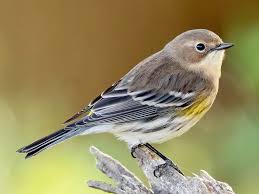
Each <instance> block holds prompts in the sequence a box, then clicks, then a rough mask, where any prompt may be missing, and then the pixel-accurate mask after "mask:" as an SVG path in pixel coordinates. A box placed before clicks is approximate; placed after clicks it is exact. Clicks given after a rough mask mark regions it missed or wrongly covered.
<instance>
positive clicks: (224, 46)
mask: <svg viewBox="0 0 259 194" xmlns="http://www.w3.org/2000/svg"><path fill="white" fill-rule="evenodd" d="M232 46H234V44H232V43H221V44H219V45H217V46H216V47H215V48H213V49H212V51H215V50H216V51H220V50H226V49H228V48H231V47H232Z"/></svg>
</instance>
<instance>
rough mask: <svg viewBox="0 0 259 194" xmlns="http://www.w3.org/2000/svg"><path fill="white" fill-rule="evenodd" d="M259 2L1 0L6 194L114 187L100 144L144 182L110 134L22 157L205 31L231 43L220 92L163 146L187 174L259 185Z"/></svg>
mask: <svg viewBox="0 0 259 194" xmlns="http://www.w3.org/2000/svg"><path fill="white" fill-rule="evenodd" d="M258 10H259V1H241V0H229V1H223V0H217V1H206V0H200V1H195V0H192V1H187V0H183V1H176V0H170V1H169V0H164V1H155V0H141V1H136V0H135V1H119V0H109V1H100V0H76V1H61V0H44V1H33V0H23V1H19V0H9V1H7V0H0V88H1V89H0V91H1V93H0V107H1V108H0V123H1V124H0V125H1V127H0V130H1V136H0V192H1V193H2V194H35V193H37V194H71V193H74V194H83V193H99V194H101V193H102V192H100V191H95V190H93V189H90V188H88V187H87V186H86V184H85V182H86V180H89V179H99V180H107V178H106V177H105V176H104V175H102V174H101V173H100V172H98V171H97V170H96V169H95V160H94V158H93V157H92V156H91V155H90V153H89V152H88V148H89V146H90V145H95V146H97V147H98V148H100V149H101V150H103V151H104V152H106V153H108V154H110V155H112V156H113V157H115V158H116V159H118V160H120V161H121V162H122V163H123V164H125V165H126V166H127V167H128V168H129V169H131V170H132V171H133V172H135V173H136V174H137V175H138V176H139V177H140V178H141V179H142V180H145V178H144V176H143V174H142V173H141V171H140V170H139V169H138V167H137V164H136V161H135V160H134V159H132V158H131V156H130V154H129V152H128V150H127V146H126V144H125V143H123V142H119V141H117V140H116V139H115V138H114V137H113V136H111V135H108V134H103V135H90V136H86V137H78V138H75V139H73V140H71V141H68V142H66V143H63V144H60V145H58V146H56V147H55V148H53V149H50V150H48V151H46V152H43V153H42V154H40V155H38V156H37V157H34V158H32V159H30V160H24V159H23V156H22V155H18V154H16V153H15V151H16V150H17V149H18V148H20V147H21V146H24V145H26V144H28V143H31V142H32V141H34V140H36V139H38V138H40V137H42V136H45V135H47V134H49V133H51V132H53V131H54V130H56V129H58V128H60V127H61V123H62V122H63V121H65V120H66V119H67V118H68V117H69V116H71V115H72V114H73V113H75V112H77V111H78V110H80V109H81V108H82V107H84V106H85V105H87V104H88V102H89V101H90V100H91V99H93V98H95V97H96V96H97V95H98V94H99V93H100V92H102V91H103V90H104V89H105V88H107V87H109V86H110V85H111V84H112V83H113V82H114V81H116V80H118V79H119V78H120V77H121V76H123V75H124V74H125V73H126V72H127V71H128V70H129V69H130V68H132V67H133V66H134V65H135V64H137V63H138V62H139V61H140V60H142V59H144V58H145V57H147V56H149V55H151V54H152V53H154V52H156V51H158V50H160V49H161V48H162V47H163V46H164V45H165V44H166V43H167V42H168V41H170V40H171V39H172V38H173V37H174V36H176V35H178V34H179V33H181V32H183V31H185V30H189V29H193V28H207V29H210V30H212V31H214V32H216V33H217V34H219V35H220V36H221V37H222V38H223V40H225V41H226V42H233V43H235V47H234V48H232V49H230V50H228V52H227V56H226V60H225V62H224V65H223V73H222V79H221V83H220V84H221V85H220V86H221V87H220V91H219V95H218V98H217V100H216V102H215V104H214V106H213V108H212V109H211V111H210V112H209V113H208V114H207V115H206V116H205V118H203V119H202V121H201V122H199V124H198V125H196V126H195V127H194V128H193V129H192V130H191V131H189V132H188V133H186V134H185V135H183V136H181V137H180V138H177V139H173V140H171V141H168V142H166V143H163V144H161V145H157V146H156V147H157V148H158V149H159V150H160V151H161V152H163V153H165V154H166V155H167V156H168V157H170V158H173V159H174V161H176V162H177V163H178V164H179V166H180V168H181V169H182V170H183V171H184V172H185V173H186V174H187V175H190V172H193V173H197V172H198V171H199V170H200V169H205V170H206V171H208V172H209V173H210V174H211V175H212V176H214V177H215V178H216V179H218V180H222V181H225V182H228V183H229V184H230V185H231V186H232V187H233V189H234V190H235V191H236V192H237V193H246V194H250V193H251V194H256V193H258V183H259V176H258V174H259V129H258V125H259V120H258V97H259V91H258V88H259V75H258V73H259V11H258Z"/></svg>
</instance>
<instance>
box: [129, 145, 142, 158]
mask: <svg viewBox="0 0 259 194" xmlns="http://www.w3.org/2000/svg"><path fill="white" fill-rule="evenodd" d="M142 146H144V144H138V145H134V146H133V147H132V148H131V156H132V157H133V158H136V156H135V155H134V153H135V151H136V149H137V148H140V147H142Z"/></svg>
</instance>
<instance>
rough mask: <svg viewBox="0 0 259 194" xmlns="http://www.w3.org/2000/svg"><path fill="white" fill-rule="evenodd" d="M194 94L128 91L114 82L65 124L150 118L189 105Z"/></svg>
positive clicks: (72, 125) (77, 124)
mask: <svg viewBox="0 0 259 194" xmlns="http://www.w3.org/2000/svg"><path fill="white" fill-rule="evenodd" d="M195 97H196V94H195V93H194V92H189V93H182V92H177V91H166V92H161V91H159V90H156V89H152V90H141V91H130V90H129V89H128V88H119V87H116V86H114V87H113V88H110V89H109V90H107V91H106V92H103V93H102V94H101V95H100V96H99V97H97V100H94V101H93V102H92V103H91V104H90V105H89V106H88V107H89V108H88V109H89V111H88V115H86V116H85V117H83V118H82V119H80V120H77V121H76V122H74V123H72V124H70V125H68V126H67V127H68V128H69V127H74V126H85V125H89V124H90V125H92V124H94V125H98V124H110V123H111V124H112V123H126V122H132V121H144V120H150V119H154V118H156V117H159V116H161V115H164V114H167V113H168V112H169V111H170V112H172V111H174V110H175V109H177V108H185V107H188V106H190V105H191V104H192V103H193V102H194V100H195Z"/></svg>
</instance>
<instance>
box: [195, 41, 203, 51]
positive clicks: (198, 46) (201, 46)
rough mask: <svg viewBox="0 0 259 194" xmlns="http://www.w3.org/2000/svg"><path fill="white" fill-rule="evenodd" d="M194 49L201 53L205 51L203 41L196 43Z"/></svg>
mask: <svg viewBox="0 0 259 194" xmlns="http://www.w3.org/2000/svg"><path fill="white" fill-rule="evenodd" d="M195 49H196V51H198V52H199V53H202V52H204V51H205V45H204V44H203V43H198V44H196V46H195Z"/></svg>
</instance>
